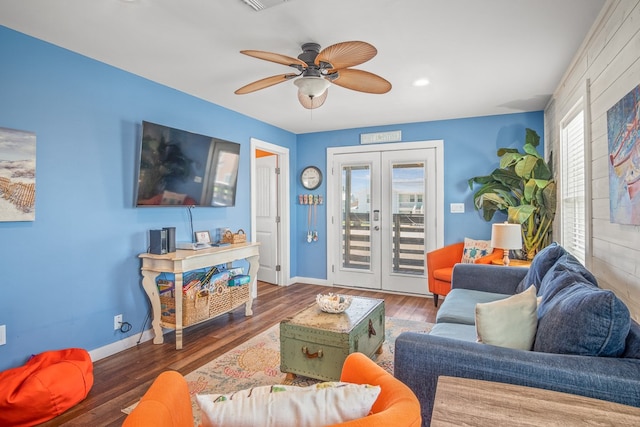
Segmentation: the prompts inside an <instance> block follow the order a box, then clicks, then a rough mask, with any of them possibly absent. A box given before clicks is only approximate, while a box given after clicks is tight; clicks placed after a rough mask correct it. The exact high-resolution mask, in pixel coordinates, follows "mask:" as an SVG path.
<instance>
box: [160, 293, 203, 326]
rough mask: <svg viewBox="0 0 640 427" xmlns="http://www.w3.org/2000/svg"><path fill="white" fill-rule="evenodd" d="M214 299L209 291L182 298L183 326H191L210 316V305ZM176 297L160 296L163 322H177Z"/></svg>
mask: <svg viewBox="0 0 640 427" xmlns="http://www.w3.org/2000/svg"><path fill="white" fill-rule="evenodd" d="M211 299H213V296H211V295H210V294H209V293H206V294H204V295H202V294H200V295H196V296H193V297H187V296H186V295H183V298H182V326H189V325H192V324H194V323H197V322H200V321H202V320H205V319H207V318H208V317H209V305H210V301H211ZM175 303H176V301H175V299H174V298H173V297H171V296H162V295H161V296H160V310H161V315H160V318H161V320H162V321H163V322H166V323H169V324H172V325H175V324H176V306H175Z"/></svg>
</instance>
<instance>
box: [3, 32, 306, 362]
mask: <svg viewBox="0 0 640 427" xmlns="http://www.w3.org/2000/svg"><path fill="white" fill-rule="evenodd" d="M0 58H2V61H1V62H2V65H1V66H0V127H6V128H12V129H20V130H26V131H31V132H35V133H36V138H37V142H36V151H37V154H36V162H37V163H36V213H35V216H36V218H35V221H34V222H0V242H1V243H0V265H1V267H2V268H1V270H2V278H0V325H7V344H6V345H4V346H0V370H2V369H5V368H8V367H12V366H17V365H20V364H22V363H24V362H25V361H26V359H27V357H28V356H29V355H30V354H33V353H39V352H41V351H44V350H47V349H55V348H64V347H74V346H78V347H84V348H86V349H89V350H92V349H96V348H99V347H102V346H105V345H107V344H110V343H113V342H115V341H118V340H121V339H123V338H124V337H126V336H129V335H135V334H138V333H139V332H140V328H141V327H142V324H143V322H144V320H145V316H146V314H147V307H148V302H147V297H146V294H144V291H143V290H142V287H141V285H140V274H139V265H140V264H139V260H138V258H137V255H138V254H139V253H141V252H144V251H146V248H147V244H148V243H147V241H148V237H147V232H148V230H149V229H156V228H162V227H169V226H175V227H176V228H177V230H176V232H177V239H178V240H191V236H190V226H189V220H188V213H187V209H186V208H142V209H136V208H134V207H133V203H134V201H133V197H134V196H133V192H134V181H135V163H136V160H135V157H136V155H137V150H138V141H139V135H140V126H141V122H142V120H148V121H151V122H154V123H161V124H164V125H167V126H171V127H176V128H179V129H184V130H188V131H192V132H196V133H202V134H205V135H211V136H214V137H218V138H221V139H225V140H229V141H233V142H238V143H240V144H242V148H241V164H240V171H239V172H240V176H239V180H238V184H239V186H238V197H237V202H236V206H235V207H233V208H195V209H193V221H194V228H195V229H196V230H210V231H212V232H215V229H216V228H217V227H222V226H228V227H230V228H232V229H237V228H243V229H245V230H249V225H250V200H249V197H248V196H247V195H248V194H249V187H250V182H249V167H250V166H249V163H250V161H249V159H250V138H251V137H255V138H259V139H261V140H263V141H268V142H271V143H274V144H278V145H282V146H285V147H289V148H291V149H292V150H293V149H294V146H295V141H296V136H295V135H294V134H292V133H290V132H286V131H283V130H281V129H278V128H276V127H274V126H271V125H267V124H265V123H262V122H259V121H257V120H254V119H250V118H248V117H246V116H243V115H240V114H238V113H235V112H232V111H230V110H227V109H224V108H221V107H219V106H217V105H214V104H211V103H208V102H205V101H203V100H201V99H198V98H195V97H192V96H188V95H186V94H184V93H181V92H178V91H176V90H173V89H170V88H168V87H165V86H162V85H159V84H157V83H153V82H151V81H149V80H146V79H143V78H140V77H138V76H135V75H133V74H130V73H126V72H123V71H121V70H119V69H116V68H113V67H110V66H107V65H105V64H103V63H100V62H97V61H94V60H91V59H89V58H86V57H83V56H81V55H77V54H74V53H72V52H69V51H67V50H64V49H60V48H58V47H55V46H52V45H50V44H47V43H44V42H42V41H39V40H36V39H33V38H31V37H27V36H25V35H23V34H20V33H17V32H14V31H12V30H9V29H7V28H5V27H0ZM293 152H294V153H295V151H293ZM294 172H295V171H294V170H293V169H292V171H291V173H294ZM120 313H122V314H123V315H124V320H125V321H128V322H130V323H131V324H132V325H133V329H132V331H131V332H130V333H128V334H122V333H120V332H114V331H113V316H114V315H116V314H120Z"/></svg>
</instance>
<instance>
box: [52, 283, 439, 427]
mask: <svg viewBox="0 0 640 427" xmlns="http://www.w3.org/2000/svg"><path fill="white" fill-rule="evenodd" d="M425 286H426V283H425ZM327 292H334V293H336V292H339V293H344V294H348V295H361V296H368V297H373V298H383V299H384V300H385V311H386V315H387V316H392V317H399V318H403V319H409V320H419V321H423V322H434V321H435V315H436V308H435V307H434V306H433V301H432V300H431V298H424V297H416V296H405V295H398V294H387V293H382V292H371V291H366V290H361V289H353V288H349V289H341V288H336V287H327V286H319V285H309V284H302V283H296V284H294V285H291V286H288V287H280V286H274V285H271V284H268V283H263V282H258V298H257V299H256V300H254V303H253V313H254V314H253V316H251V317H245V315H244V306H242V307H240V308H238V309H236V310H234V311H233V312H232V313H229V314H224V315H221V316H219V317H217V318H215V319H211V320H210V321H208V322H204V323H201V324H199V325H195V326H193V327H190V328H187V329H185V330H184V347H183V349H182V350H176V349H175V338H174V334H173V332H170V333H168V334H166V335H165V343H164V344H162V345H155V344H153V343H152V341H147V342H144V343H141V344H139V345H138V346H136V347H134V348H130V349H128V350H125V351H122V352H120V353H117V354H115V355H113V356H110V357H108V358H105V359H102V360H99V361H97V362H95V363H94V385H93V388H92V389H91V392H90V393H89V395H88V396H87V398H86V399H85V400H84V401H82V402H81V403H79V404H78V405H76V406H75V407H73V408H71V409H70V410H69V411H67V412H66V413H64V414H62V415H61V416H59V417H57V418H55V419H53V420H51V421H49V422H48V423H45V424H42V426H45V427H53V426H61V425H64V426H120V425H122V422H123V421H124V418H125V415H124V414H123V413H122V412H121V410H122V409H123V408H126V407H127V406H129V405H131V404H132V403H134V402H136V401H138V399H139V398H140V396H142V395H143V394H144V392H145V391H146V390H147V389H148V388H149V385H150V384H151V383H152V382H153V380H154V379H155V378H156V377H157V376H158V374H160V372H162V371H165V370H169V369H172V370H177V371H178V372H180V373H181V374H183V375H186V374H188V373H189V372H191V371H193V370H195V369H196V368H198V367H200V366H202V365H204V364H205V363H207V362H209V361H211V360H213V359H215V358H216V357H218V356H220V355H222V354H224V353H226V352H227V351H229V350H231V349H233V348H235V347H237V346H238V345H239V344H241V343H242V342H244V341H246V340H247V339H249V338H250V337H253V336H255V335H257V334H259V333H260V332H262V331H264V330H266V329H268V328H269V327H270V326H272V325H274V324H276V323H278V322H279V321H280V320H282V319H285V318H287V317H290V316H293V315H294V314H296V313H297V312H298V311H300V310H302V309H303V308H305V307H307V306H308V305H309V304H312V303H313V301H315V297H316V295H317V294H319V293H327Z"/></svg>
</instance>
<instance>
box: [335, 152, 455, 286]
mask: <svg viewBox="0 0 640 427" xmlns="http://www.w3.org/2000/svg"><path fill="white" fill-rule="evenodd" d="M409 150H411V151H409ZM405 151H406V155H404V156H403V154H402V153H403V152H405ZM427 153H431V154H427ZM372 154H378V155H382V159H385V158H388V159H398V160H397V161H400V160H402V161H403V162H406V161H407V160H406V159H411V158H414V157H415V156H416V155H417V154H420V156H423V155H426V156H427V157H428V158H431V159H432V160H430V161H427V163H425V166H426V167H427V169H426V171H425V172H427V173H428V175H429V176H428V177H427V176H425V184H427V183H428V184H429V185H428V187H429V188H431V189H428V188H425V191H426V193H425V197H427V199H426V200H424V201H425V203H427V206H426V207H425V208H424V209H425V210H424V212H425V214H426V212H427V210H426V209H429V213H428V214H427V215H426V216H425V219H424V221H425V223H424V225H425V226H427V228H426V229H425V232H427V233H428V234H427V235H426V236H425V240H424V245H425V246H424V250H425V252H426V251H430V250H433V249H435V248H438V247H441V246H442V245H443V242H444V223H443V221H444V141H442V140H433V141H418V142H406V143H394V144H375V145H367V146H350V147H336V148H328V149H327V168H326V171H327V173H326V175H327V197H326V203H327V212H328V213H329V212H331V214H327V279H328V284H330V285H335V284H338V282H339V280H338V279H340V280H342V281H343V282H344V281H345V280H347V279H348V278H349V277H351V276H349V274H351V275H353V276H354V277H353V278H351V279H352V280H347V282H349V283H352V286H355V287H360V286H362V287H368V288H371V289H382V290H384V291H388V292H395V293H409V294H420V295H427V294H428V289H427V283H426V265H425V266H424V267H425V274H424V275H422V276H414V277H413V278H411V275H410V274H407V275H406V280H408V281H409V282H407V284H406V285H405V284H404V282H403V280H405V279H404V278H403V276H405V275H404V274H393V275H392V274H386V276H385V280H386V281H388V280H393V281H394V282H396V281H400V282H401V283H400V282H399V283H394V286H389V285H388V284H387V285H386V286H382V284H376V283H368V282H367V281H371V280H374V282H375V278H376V275H375V274H374V273H375V271H378V270H377V269H378V268H379V267H380V266H379V265H374V263H380V262H382V263H384V262H388V260H387V261H383V260H382V259H378V258H379V257H378V256H377V255H375V253H373V252H374V247H375V246H376V243H375V241H373V240H372V241H371V242H370V244H371V250H372V254H371V255H372V257H371V261H370V262H371V263H372V264H371V266H370V267H369V268H368V269H365V270H362V273H361V274H360V276H358V274H357V272H358V271H360V270H358V269H356V268H355V267H354V268H343V266H342V264H341V263H340V262H338V261H339V260H340V259H341V258H340V257H341V256H342V255H340V252H341V249H340V248H342V246H343V245H342V243H341V242H342V240H341V234H342V233H343V230H342V226H341V225H340V224H341V223H342V215H341V214H340V212H341V210H340V204H341V203H342V204H344V203H345V202H344V201H343V200H342V198H343V194H342V193H343V192H344V191H345V189H342V191H341V188H342V185H343V183H342V180H343V177H342V173H343V171H342V169H341V168H342V167H341V166H340V167H338V166H337V165H341V164H342V163H341V162H345V161H346V162H347V163H349V162H354V161H355V162H359V163H358V165H360V163H363V162H364V163H363V165H365V164H369V163H367V159H368V157H367V156H370V155H372ZM389 155H392V156H393V157H389ZM420 156H419V158H420V159H422V157H420ZM427 157H425V160H426V159H427ZM350 159H357V160H350ZM392 163H393V162H391V163H389V162H386V163H385V166H384V167H383V171H384V170H386V169H385V168H388V167H389V165H391V164H392ZM354 165H355V163H354ZM354 167H355V168H356V170H359V169H363V168H364V169H367V168H366V167H365V166H361V167H360V166H354ZM334 168H337V169H336V170H334ZM348 169H349V170H350V168H348ZM383 171H381V172H380V173H382V172H383ZM371 172H372V174H373V175H377V174H378V173H376V172H375V168H374V169H372V171H371ZM387 175H388V174H387ZM387 175H385V174H384V173H382V178H383V181H385V180H389V179H391V178H390V176H387ZM372 178H375V177H374V176H372ZM379 178H380V176H378V178H375V179H379ZM349 182H350V181H349V180H348V181H347V184H344V185H348V183H349ZM383 186H385V187H387V189H386V190H385V191H386V192H389V191H390V187H389V183H386V184H385V183H384V182H383ZM374 190H375V188H374ZM374 193H375V192H374ZM383 193H384V192H383ZM434 193H435V194H434ZM372 196H373V198H376V199H378V198H379V197H380V196H379V195H378V196H375V195H373V194H372ZM387 199H388V198H387ZM366 203H367V206H368V203H373V204H372V205H371V209H381V207H376V206H377V205H376V203H379V201H377V200H373V199H372V200H371V201H368V200H367V202H366ZM385 203H386V204H387V205H389V206H391V200H387V202H385ZM349 204H350V205H351V204H353V202H352V201H351V200H350V201H349ZM336 205H338V206H336ZM374 205H376V206H374ZM389 206H385V207H384V209H388V208H389ZM360 208H361V209H366V206H364V207H362V206H361V207H360ZM372 212H374V213H373V217H372V219H370V220H371V221H373V222H371V224H370V226H371V227H373V226H376V227H373V228H372V229H375V230H378V229H380V230H381V231H382V232H385V233H386V231H385V230H387V228H388V229H390V227H388V225H389V224H387V228H385V222H384V218H386V217H389V215H386V214H385V213H384V210H381V211H378V210H375V211H372ZM377 212H381V218H382V222H381V223H380V224H378V223H377V222H375V221H377V219H376V213H377ZM394 212H395V210H394ZM389 218H390V217H389ZM389 218H388V219H389ZM427 220H428V221H427ZM336 221H338V222H336ZM365 225H366V224H365ZM378 226H379V227H378ZM356 228H357V227H356ZM356 233H359V231H357V230H356ZM375 234H376V233H375V232H374V233H373V235H372V236H373V237H372V239H374V238H375ZM384 236H386V234H384V235H383V237H384ZM358 237H359V236H356V238H358ZM360 237H361V236H360ZM385 242H386V243H385V245H390V243H389V242H388V241H387V240H385ZM356 249H357V248H356ZM382 249H384V248H382ZM387 249H388V248H387ZM358 250H359V249H358ZM386 253H387V255H388V253H389V251H386ZM355 255H358V254H355ZM355 255H354V256H355ZM356 258H357V256H356ZM354 259H355V258H354ZM354 262H358V261H354ZM374 267H375V268H374ZM339 273H340V274H339ZM414 274H415V273H414ZM370 276H371V277H370ZM391 276H394V277H391ZM381 278H382V277H381ZM422 279H423V280H422ZM422 281H424V286H422V285H423V284H422ZM367 283H368V284H367ZM343 285H344V283H343ZM423 288H424V290H423Z"/></svg>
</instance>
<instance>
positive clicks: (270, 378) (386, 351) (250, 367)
mask: <svg viewBox="0 0 640 427" xmlns="http://www.w3.org/2000/svg"><path fill="white" fill-rule="evenodd" d="M432 326H433V324H431V323H426V322H420V321H416V320H404V319H398V318H394V317H387V318H386V321H385V340H384V344H383V346H382V353H381V354H376V355H374V357H373V360H375V362H376V363H377V364H378V365H380V366H382V367H383V368H384V369H385V370H386V371H388V372H390V373H391V374H393V354H394V350H395V340H396V337H397V336H398V335H400V333H402V332H405V331H415V332H429V331H430V330H431V327H432ZM285 377H286V374H284V373H282V372H281V371H280V325H279V324H275V325H273V326H271V327H270V328H269V329H267V330H266V331H264V332H262V333H260V334H258V335H256V336H255V337H253V338H251V339H249V340H248V341H246V342H244V343H243V344H241V345H239V346H238V347H236V348H234V349H233V350H230V351H228V352H227V353H225V354H223V355H222V356H220V357H218V358H216V359H214V360H212V361H211V362H209V363H207V364H205V365H203V366H202V367H200V368H198V369H196V370H195V371H193V372H191V373H189V374H187V375H186V376H185V378H186V380H187V383H188V385H189V393H190V394H191V397H192V399H191V402H192V405H193V414H194V417H195V420H194V421H195V425H197V424H198V423H199V419H200V410H199V408H198V406H197V404H196V403H195V395H196V394H197V393H201V394H202V393H205V394H207V393H229V392H233V391H236V390H242V389H245V388H250V387H256V386H262V385H272V384H291V385H298V386H307V385H311V384H315V383H317V382H318V380H315V379H312V378H307V377H303V376H297V377H296V378H295V379H294V380H293V381H287V380H286V379H285ZM133 407H135V405H132V406H130V407H128V408H125V409H123V412H125V413H129V412H130V411H131V410H132V409H133Z"/></svg>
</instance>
